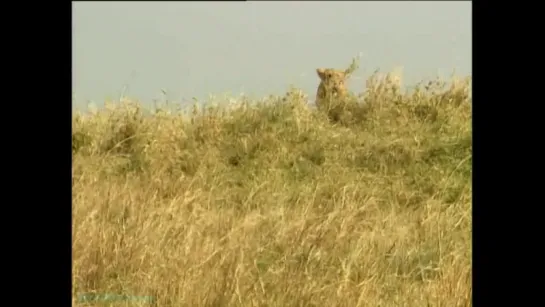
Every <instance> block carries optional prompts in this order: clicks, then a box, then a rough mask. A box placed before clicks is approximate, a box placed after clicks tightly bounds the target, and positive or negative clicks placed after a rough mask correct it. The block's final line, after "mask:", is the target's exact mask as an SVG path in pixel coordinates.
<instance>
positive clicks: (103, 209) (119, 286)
mask: <svg viewBox="0 0 545 307" xmlns="http://www.w3.org/2000/svg"><path fill="white" fill-rule="evenodd" d="M469 81H470V80H469V79H464V80H454V81H453V82H452V84H451V85H448V86H446V85H445V83H443V82H440V81H434V82H429V83H425V84H422V85H420V86H419V87H418V88H417V89H416V90H414V91H411V92H410V93H405V92H402V91H401V90H400V87H399V84H398V81H397V79H396V78H394V77H393V76H392V75H387V76H380V75H378V74H376V75H374V76H373V77H372V78H371V79H370V80H368V82H367V89H366V91H365V92H364V93H361V94H359V95H352V96H351V97H349V98H348V99H346V100H344V101H339V102H336V103H335V104H334V105H333V106H332V107H331V109H330V110H329V111H320V110H316V109H313V108H309V107H308V105H307V98H306V97H305V95H303V94H302V93H301V92H300V91H297V90H291V91H290V92H289V93H287V94H286V96H284V97H269V98H267V99H264V100H263V101H241V102H240V103H238V104H234V105H222V106H216V107H213V106H208V107H202V108H198V107H195V108H194V109H193V110H192V112H189V114H178V113H174V112H167V111H161V110H159V111H157V112H156V113H155V114H154V115H153V116H143V115H142V108H141V107H140V106H139V105H138V104H137V103H131V102H126V103H122V104H117V105H112V106H110V107H109V108H105V109H103V110H99V111H97V112H95V113H93V114H92V115H86V116H81V115H75V116H74V118H73V132H72V139H73V145H72V147H73V188H72V189H73V260H74V264H73V274H74V277H73V278H74V283H73V284H74V302H75V304H76V305H83V303H82V302H77V296H78V294H81V293H88V292H95V293H116V294H124V295H134V296H153V297H154V299H155V303H154V304H155V305H156V306H173V307H174V306H395V307H398V306H415V307H421V306H471V164H472V161H471V155H472V154H471V152H472V137H471V99H470V97H469V92H470V90H469ZM106 303H107V302H106ZM122 304H126V305H127V306H129V305H130V306H138V305H139V304H140V305H142V306H144V305H148V306H149V305H150V303H149V302H143V301H141V302H138V301H137V300H134V301H130V300H126V301H125V302H124V303H121V305H122ZM118 305H120V304H118ZM116 306H117V305H116Z"/></svg>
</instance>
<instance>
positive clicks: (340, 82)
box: [316, 68, 347, 96]
mask: <svg viewBox="0 0 545 307" xmlns="http://www.w3.org/2000/svg"><path fill="white" fill-rule="evenodd" d="M316 73H317V74H318V77H320V80H321V83H320V86H322V85H323V86H325V88H324V90H325V91H326V93H322V94H327V93H331V94H336V95H337V96H340V95H344V94H345V93H346V86H345V82H346V77H347V75H346V72H345V71H342V70H336V69H332V68H318V69H316Z"/></svg>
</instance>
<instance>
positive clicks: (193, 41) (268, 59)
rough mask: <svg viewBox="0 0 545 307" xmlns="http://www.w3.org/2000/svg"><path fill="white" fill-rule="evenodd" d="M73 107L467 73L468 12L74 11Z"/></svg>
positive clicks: (269, 6)
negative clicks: (391, 75)
mask: <svg viewBox="0 0 545 307" xmlns="http://www.w3.org/2000/svg"><path fill="white" fill-rule="evenodd" d="M72 11H73V25H72V28H73V32H72V33H73V34H72V35H73V40H72V54H73V57H72V66H73V78H72V87H73V92H74V94H75V98H76V106H78V107H79V106H85V105H87V101H89V100H92V101H95V102H96V103H98V104H101V103H102V102H103V101H104V100H105V99H106V98H118V97H119V96H120V95H121V93H124V94H125V95H127V96H130V97H133V98H137V99H139V100H141V101H142V102H143V103H144V104H146V105H150V106H151V103H152V100H153V99H157V98H161V97H162V93H161V91H162V90H165V91H166V93H167V96H168V99H169V100H171V101H178V102H179V101H186V100H191V97H197V98H199V99H203V98H206V97H208V95H209V94H215V95H222V94H224V93H226V92H230V93H232V95H238V94H240V93H242V92H243V93H246V94H248V95H250V96H255V97H263V96H266V95H269V94H282V93H284V92H285V91H286V90H287V89H288V88H289V86H290V85H294V86H296V87H298V88H301V89H303V90H304V91H305V92H307V93H308V94H309V96H310V97H314V95H315V91H316V86H317V85H318V83H319V79H318V77H317V75H316V68H318V67H331V68H339V69H344V68H346V67H348V65H349V64H350V61H351V59H352V58H353V57H354V56H358V55H359V54H361V59H360V69H359V70H358V71H356V73H355V75H354V76H353V78H352V80H351V82H350V89H351V90H353V91H355V92H361V90H363V88H364V84H365V77H367V76H369V75H370V74H371V73H372V72H373V71H374V70H375V69H377V68H379V69H380V70H381V71H384V72H386V71H391V70H392V69H394V68H395V67H399V66H402V67H403V71H404V80H405V83H406V84H408V85H410V84H411V83H415V82H417V81H420V80H422V79H429V78H433V77H435V76H437V75H440V76H444V77H448V76H449V75H450V74H451V73H452V71H453V69H455V70H456V73H457V74H458V75H468V74H471V2H470V1H467V2H463V1H453V2H446V1H437V2H435V1H426V2H416V1H404V2H395V1H380V2H379V1H377V2H370V1H365V2H363V1H362V2H356V1H350V2H349V1H346V2H344V1H321V2H318V1H316V2H308V1H305V2H298V1H291V2H288V1H285V2H281V1H277V2H264V1H260V2H257V1H256V2H231V3H229V2H73V8H72Z"/></svg>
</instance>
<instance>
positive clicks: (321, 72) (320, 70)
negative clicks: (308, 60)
mask: <svg viewBox="0 0 545 307" xmlns="http://www.w3.org/2000/svg"><path fill="white" fill-rule="evenodd" d="M316 73H317V74H318V77H320V79H322V80H325V79H326V77H325V69H324V68H316Z"/></svg>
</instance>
